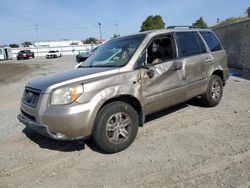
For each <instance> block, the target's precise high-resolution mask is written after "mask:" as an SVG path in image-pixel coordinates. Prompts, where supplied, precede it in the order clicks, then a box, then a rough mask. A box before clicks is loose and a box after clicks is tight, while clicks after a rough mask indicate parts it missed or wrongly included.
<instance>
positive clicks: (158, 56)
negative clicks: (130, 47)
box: [147, 36, 176, 64]
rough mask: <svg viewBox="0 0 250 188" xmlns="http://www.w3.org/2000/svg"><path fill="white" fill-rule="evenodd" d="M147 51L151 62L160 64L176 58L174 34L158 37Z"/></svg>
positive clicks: (148, 60)
mask: <svg viewBox="0 0 250 188" xmlns="http://www.w3.org/2000/svg"><path fill="white" fill-rule="evenodd" d="M147 52H148V56H147V62H148V63H150V64H158V63H161V62H166V61H168V60H170V59H173V58H176V55H175V45H174V42H173V38H172V36H164V37H159V38H156V39H155V40H153V41H152V42H151V43H150V45H149V46H148V48H147Z"/></svg>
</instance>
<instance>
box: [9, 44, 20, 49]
mask: <svg viewBox="0 0 250 188" xmlns="http://www.w3.org/2000/svg"><path fill="white" fill-rule="evenodd" d="M9 47H11V48H18V47H19V45H18V44H10V45H9Z"/></svg>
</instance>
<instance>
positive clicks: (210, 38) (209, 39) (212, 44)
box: [200, 31, 222, 52]
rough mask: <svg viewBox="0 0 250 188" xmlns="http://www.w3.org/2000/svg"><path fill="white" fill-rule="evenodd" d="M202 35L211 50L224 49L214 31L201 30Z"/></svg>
mask: <svg viewBox="0 0 250 188" xmlns="http://www.w3.org/2000/svg"><path fill="white" fill-rule="evenodd" d="M200 34H201V36H202V37H203V38H204V40H205V41H206V43H207V45H208V47H209V48H210V50H211V52H214V51H219V50H222V47H221V45H220V43H219V41H218V40H217V38H216V37H215V36H214V34H213V33H212V32H209V31H200Z"/></svg>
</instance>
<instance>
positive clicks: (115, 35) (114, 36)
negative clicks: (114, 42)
mask: <svg viewBox="0 0 250 188" xmlns="http://www.w3.org/2000/svg"><path fill="white" fill-rule="evenodd" d="M120 36H121V35H120V34H114V35H113V37H112V39H115V38H118V37H120Z"/></svg>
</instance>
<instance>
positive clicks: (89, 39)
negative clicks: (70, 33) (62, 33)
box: [83, 37, 98, 44]
mask: <svg viewBox="0 0 250 188" xmlns="http://www.w3.org/2000/svg"><path fill="white" fill-rule="evenodd" d="M97 42H98V40H97V39H96V38H94V37H89V38H87V39H86V40H85V41H84V42H83V44H96V43H97Z"/></svg>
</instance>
